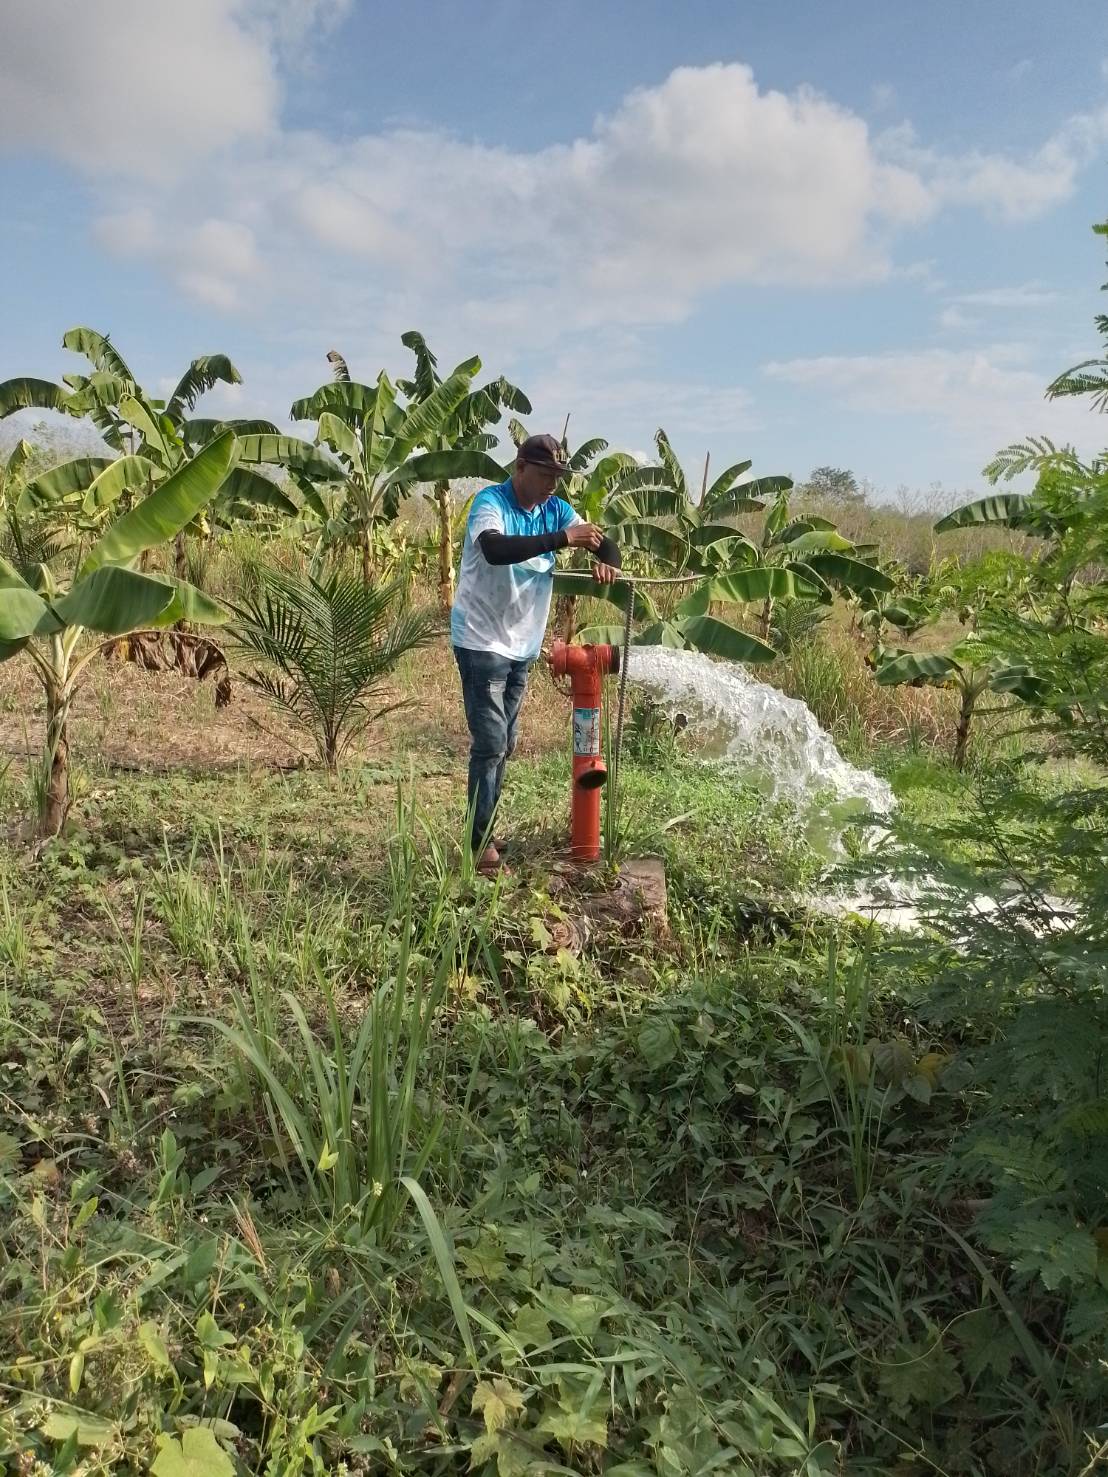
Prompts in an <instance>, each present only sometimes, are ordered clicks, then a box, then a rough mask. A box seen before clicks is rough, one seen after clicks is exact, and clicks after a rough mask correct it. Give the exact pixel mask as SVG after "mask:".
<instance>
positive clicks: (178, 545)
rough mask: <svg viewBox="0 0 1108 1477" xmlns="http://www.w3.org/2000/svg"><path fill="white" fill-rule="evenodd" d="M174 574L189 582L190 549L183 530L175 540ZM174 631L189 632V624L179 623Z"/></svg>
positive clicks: (185, 622)
mask: <svg viewBox="0 0 1108 1477" xmlns="http://www.w3.org/2000/svg"><path fill="white" fill-rule="evenodd" d="M173 573H174V575H175V576H176V578H177V579H179V580H187V579H188V577H189V560H188V548H187V546H186V544H185V530H184V529H183V528H182V529H181V531H180V533H179V534H178V535H177V537H176V538H175V539H174V540H173ZM174 629H175V630H177V631H187V630H188V622H187V621H178V622H177V624H176V626H175V627H174Z"/></svg>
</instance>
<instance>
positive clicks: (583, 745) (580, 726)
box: [573, 708, 600, 754]
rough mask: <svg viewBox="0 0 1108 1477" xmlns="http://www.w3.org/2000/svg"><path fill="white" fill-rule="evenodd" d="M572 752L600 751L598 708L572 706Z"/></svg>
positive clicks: (589, 752) (594, 752) (591, 752)
mask: <svg viewBox="0 0 1108 1477" xmlns="http://www.w3.org/2000/svg"><path fill="white" fill-rule="evenodd" d="M573 752H574V753H575V754H599V753H600V709H599V708H574V710H573Z"/></svg>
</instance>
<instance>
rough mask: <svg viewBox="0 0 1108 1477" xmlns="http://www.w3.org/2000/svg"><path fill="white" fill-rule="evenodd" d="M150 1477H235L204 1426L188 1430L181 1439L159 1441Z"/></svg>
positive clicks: (223, 1454)
mask: <svg viewBox="0 0 1108 1477" xmlns="http://www.w3.org/2000/svg"><path fill="white" fill-rule="evenodd" d="M150 1471H151V1472H152V1473H153V1477H234V1474H235V1464H234V1462H233V1461H232V1460H231V1458H230V1457H229V1456H228V1455H227V1453H226V1452H225V1451H224V1450H223V1448H222V1446H220V1444H219V1442H218V1441H217V1440H216V1439H215V1436H214V1435H213V1434H212V1432H211V1430H210V1429H209V1428H208V1427H207V1426H189V1427H188V1429H187V1430H185V1431H183V1432H182V1433H181V1435H180V1437H179V1438H178V1437H175V1436H168V1435H165V1434H164V1433H163V1434H162V1435H161V1436H159V1437H158V1454H157V1456H156V1457H155V1458H154V1460H153V1461H152V1462H151V1464H150Z"/></svg>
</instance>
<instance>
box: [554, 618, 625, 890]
mask: <svg viewBox="0 0 1108 1477" xmlns="http://www.w3.org/2000/svg"><path fill="white" fill-rule="evenodd" d="M550 669H551V671H552V672H553V673H554V676H555V677H568V678H569V679H570V683H571V684H572V689H573V782H572V785H571V787H570V856H571V857H572V858H573V860H574V861H575V862H579V863H582V864H585V863H588V862H595V861H598V860H599V859H600V791H601V789H602V788H603V785H604V781H605V780H606V779H607V778H608V769H607V766H606V765H605V763H604V758H603V755H602V754H601V752H600V706H601V691H602V687H603V682H604V678H605V676H606V675H607V674H608V673H609V672H618V671H619V647H618V646H607V645H604V646H567V645H566V643H565V642H564V641H555V642H554V645H553V647H552V649H551V653H550Z"/></svg>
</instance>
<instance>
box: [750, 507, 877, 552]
mask: <svg viewBox="0 0 1108 1477" xmlns="http://www.w3.org/2000/svg"><path fill="white" fill-rule="evenodd" d="M813 531H822V532H824V533H834V532H836V528H835V525H834V524H833V523H832V522H831V519H830V518H817V517H815V516H814V515H812V514H807V515H806V516H805V517H803V518H794V519H792V521H791V522H789V523H786V524H785V526H784V528H782V529H781V530H780V531H779V532H778V533H777V535H776V537H775V538H774V540H773V542H774V543H775V544H787V543H789V542H790V541H791V540H792V539H794V538H799V537H800V535H801V534H802V533H812V532H813ZM875 547H876V545H875Z"/></svg>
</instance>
